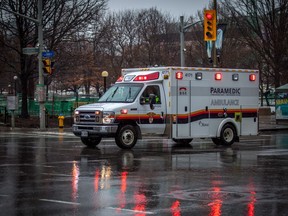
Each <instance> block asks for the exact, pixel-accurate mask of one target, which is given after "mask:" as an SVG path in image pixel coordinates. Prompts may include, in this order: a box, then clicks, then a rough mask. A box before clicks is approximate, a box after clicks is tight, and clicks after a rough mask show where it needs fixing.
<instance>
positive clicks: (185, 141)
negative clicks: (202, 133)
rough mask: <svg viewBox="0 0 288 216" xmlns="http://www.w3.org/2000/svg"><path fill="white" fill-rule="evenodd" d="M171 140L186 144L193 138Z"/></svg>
mask: <svg viewBox="0 0 288 216" xmlns="http://www.w3.org/2000/svg"><path fill="white" fill-rule="evenodd" d="M172 140H173V141H174V142H176V143H177V144H180V145H188V144H189V143H190V142H192V140H193V139H172Z"/></svg>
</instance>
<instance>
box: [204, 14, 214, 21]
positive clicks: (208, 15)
mask: <svg viewBox="0 0 288 216" xmlns="http://www.w3.org/2000/svg"><path fill="white" fill-rule="evenodd" d="M205 17H206V18H207V19H208V20H212V19H213V14H211V13H206V14H205Z"/></svg>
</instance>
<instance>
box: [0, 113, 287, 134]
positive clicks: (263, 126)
mask: <svg viewBox="0 0 288 216" xmlns="http://www.w3.org/2000/svg"><path fill="white" fill-rule="evenodd" d="M11 130H12V128H11V127H9V126H7V125H5V124H3V123H1V122H0V132H1V131H11ZM13 130H14V131H27V132H29V131H30V132H31V131H35V132H36V131H41V130H40V129H39V128H19V127H15V128H14V129H13ZM276 130H288V120H287V122H286V123H285V122H280V123H278V124H276V119H275V115H259V131H260V132H261V131H276ZM44 131H45V132H47V133H51V134H52V133H69V134H73V133H72V128H71V127H68V126H67V125H66V127H65V128H58V127H50V128H47V129H44ZM42 132H43V131H42Z"/></svg>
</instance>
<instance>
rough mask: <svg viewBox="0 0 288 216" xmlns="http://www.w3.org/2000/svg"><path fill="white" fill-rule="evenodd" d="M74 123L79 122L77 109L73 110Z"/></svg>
mask: <svg viewBox="0 0 288 216" xmlns="http://www.w3.org/2000/svg"><path fill="white" fill-rule="evenodd" d="M73 117H74V123H77V122H80V112H79V111H78V110H76V111H74V116H73Z"/></svg>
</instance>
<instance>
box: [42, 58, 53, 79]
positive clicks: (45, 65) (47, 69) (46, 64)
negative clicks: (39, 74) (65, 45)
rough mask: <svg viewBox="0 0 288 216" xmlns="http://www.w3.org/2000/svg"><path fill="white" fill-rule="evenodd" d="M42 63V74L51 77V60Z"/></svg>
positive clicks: (47, 59) (44, 60)
mask: <svg viewBox="0 0 288 216" xmlns="http://www.w3.org/2000/svg"><path fill="white" fill-rule="evenodd" d="M42 62H43V72H44V74H49V75H51V73H52V70H51V60H50V59H49V58H46V59H42Z"/></svg>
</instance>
